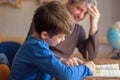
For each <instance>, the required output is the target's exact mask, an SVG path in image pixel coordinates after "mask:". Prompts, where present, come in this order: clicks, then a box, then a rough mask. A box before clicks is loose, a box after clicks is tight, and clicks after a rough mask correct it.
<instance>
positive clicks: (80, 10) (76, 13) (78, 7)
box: [67, 1, 88, 22]
mask: <svg viewBox="0 0 120 80" xmlns="http://www.w3.org/2000/svg"><path fill="white" fill-rule="evenodd" d="M67 9H68V11H69V12H70V14H71V15H72V16H73V17H74V20H75V21H76V22H79V21H81V20H82V19H84V17H85V16H86V14H87V13H88V12H87V6H86V4H85V3H84V2H82V1H80V2H78V3H75V4H69V6H67Z"/></svg>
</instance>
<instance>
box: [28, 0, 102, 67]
mask: <svg viewBox="0 0 120 80" xmlns="http://www.w3.org/2000/svg"><path fill="white" fill-rule="evenodd" d="M95 3H96V0H68V2H67V3H66V8H67V9H68V11H69V12H70V14H71V15H72V16H73V17H74V20H75V21H76V22H79V21H81V20H83V19H84V18H85V16H86V15H87V14H89V15H90V30H89V36H88V39H87V38H86V34H85V31H84V29H83V27H82V26H80V25H79V24H77V23H76V25H75V28H74V31H73V32H72V34H71V35H70V36H68V37H66V40H65V41H63V42H62V43H60V44H59V45H57V46H56V47H51V49H52V50H53V51H54V52H55V53H56V56H57V57H58V58H60V59H61V61H62V62H63V63H64V64H66V65H69V66H70V65H79V64H81V63H83V62H82V61H80V60H79V59H77V58H70V56H71V54H72V53H73V51H74V49H75V48H78V50H79V52H80V53H81V54H82V56H83V57H84V58H85V59H86V58H87V57H86V56H87V55H86V54H87V53H88V54H89V56H88V59H89V60H93V59H95V58H96V56H97V53H98V21H99V17H100V13H99V11H98V9H97V7H96V5H95ZM33 26H34V24H33V23H32V26H31V28H30V31H29V33H28V36H29V35H31V34H32V33H33V32H34V29H33Z"/></svg>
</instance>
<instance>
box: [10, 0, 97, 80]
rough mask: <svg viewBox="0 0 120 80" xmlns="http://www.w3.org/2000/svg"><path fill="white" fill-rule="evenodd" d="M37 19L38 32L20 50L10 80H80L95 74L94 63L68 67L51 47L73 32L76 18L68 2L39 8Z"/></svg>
mask: <svg viewBox="0 0 120 80" xmlns="http://www.w3.org/2000/svg"><path fill="white" fill-rule="evenodd" d="M33 21H34V25H35V30H36V33H34V34H33V36H31V37H29V38H28V39H27V40H26V41H25V43H24V44H23V45H22V46H21V48H20V49H19V50H18V52H17V54H16V56H15V58H14V61H13V65H12V69H11V75H10V80H51V79H52V78H53V77H55V78H56V80H80V79H82V78H84V77H86V76H90V75H92V74H93V73H92V71H94V69H95V67H94V63H93V62H88V63H86V64H83V65H80V66H66V65H64V64H62V63H61V62H60V60H59V59H58V58H57V57H56V56H55V54H54V53H53V52H52V51H51V50H50V49H49V46H56V45H57V44H59V43H60V42H62V41H64V40H65V36H66V35H68V34H70V33H71V32H72V31H73V27H72V26H74V21H73V18H72V17H71V16H70V14H69V13H68V12H67V10H66V8H65V6H64V5H62V4H61V3H59V2H57V1H53V2H50V3H47V4H45V5H43V6H41V7H39V8H38V9H37V10H36V12H35V14H34V16H33Z"/></svg>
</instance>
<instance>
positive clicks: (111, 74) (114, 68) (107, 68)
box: [92, 64, 120, 78]
mask: <svg viewBox="0 0 120 80" xmlns="http://www.w3.org/2000/svg"><path fill="white" fill-rule="evenodd" d="M92 77H105V78H107V77H108V78H120V69H119V65H118V64H103V65H96V72H95V74H94V75H93V76H92Z"/></svg>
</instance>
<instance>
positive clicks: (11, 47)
mask: <svg viewBox="0 0 120 80" xmlns="http://www.w3.org/2000/svg"><path fill="white" fill-rule="evenodd" d="M20 46H21V44H20V43H18V42H11V41H9V42H1V43H0V53H4V54H5V55H6V57H7V58H8V61H9V63H10V67H11V65H12V61H13V58H14V56H15V54H16V52H17V50H18V49H19V47H20Z"/></svg>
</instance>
